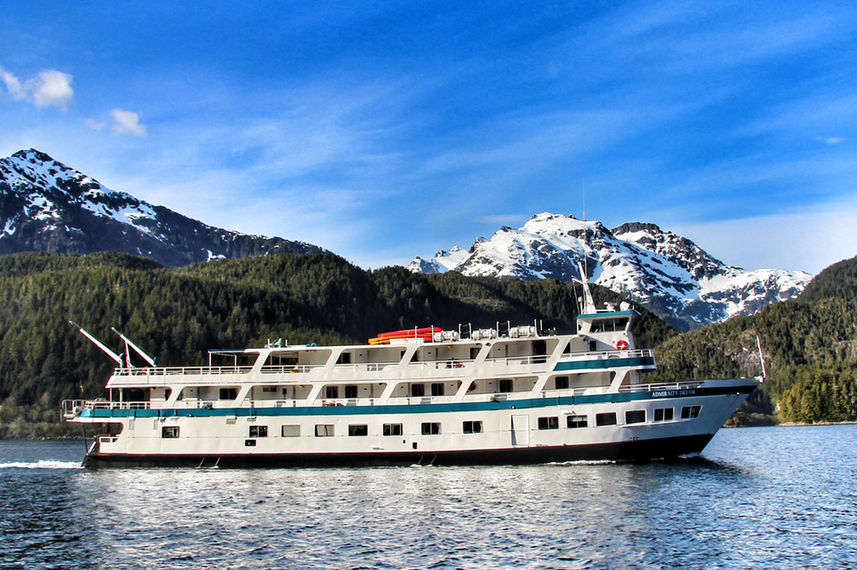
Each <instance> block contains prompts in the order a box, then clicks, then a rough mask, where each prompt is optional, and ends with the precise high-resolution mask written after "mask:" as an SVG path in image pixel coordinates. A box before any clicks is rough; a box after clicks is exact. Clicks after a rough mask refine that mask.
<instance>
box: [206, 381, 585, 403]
mask: <svg viewBox="0 0 857 570" xmlns="http://www.w3.org/2000/svg"><path fill="white" fill-rule="evenodd" d="M554 384H555V388H556V389H557V390H565V389H568V387H569V379H568V376H557V377H556V378H555V379H554ZM339 388H340V386H325V388H324V397H325V398H327V399H334V400H335V399H338V398H339V394H340V391H339ZM341 388H343V392H344V397H345V398H348V399H351V398H357V388H358V387H357V386H356V385H353V384H349V385H345V386H341ZM262 391H263V392H276V391H277V387H276V386H263V387H262ZM428 391H430V392H431V395H432V396H445V395H446V384H444V383H443V382H434V383H431V384H429V385H428ZM497 391H498V392H513V391H514V382H513V381H512V380H511V379H508V378H504V379H500V380H498V381H497ZM408 392H409V395H410V396H411V397H415V398H421V397H423V396H426V395H427V394H426V384H411V385H410V386H409V389H408ZM285 394H286V389H285V388H284V389H283V395H285ZM237 397H238V388H221V389H220V399H221V400H234V399H236V398H237Z"/></svg>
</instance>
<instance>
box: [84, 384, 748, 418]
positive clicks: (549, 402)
mask: <svg viewBox="0 0 857 570" xmlns="http://www.w3.org/2000/svg"><path fill="white" fill-rule="evenodd" d="M754 389H755V386H753V385H746V386H731V387H723V388H688V389H662V390H654V391H649V392H620V393H614V394H593V395H589V396H563V397H556V398H531V399H526V400H504V401H499V402H455V403H448V404H412V405H408V404H405V405H398V404H397V405H379V406H328V407H324V406H322V407H293V408H285V407H284V408H216V409H206V408H192V409H157V410H152V409H148V410H145V409H144V410H128V409H86V410H83V411H82V412H81V414H80V415H81V417H82V418H105V419H106V418H123V417H137V418H157V417H172V416H182V417H212V416H221V417H223V416H241V417H244V416H352V415H366V414H371V415H389V414H426V413H444V412H478V411H486V410H508V409H519V410H526V409H533V408H545V407H548V406H573V405H580V404H604V403H620V402H632V401H641V400H658V399H664V398H689V397H694V396H719V395H724V394H749V393H750V392H752V391H753V390H754Z"/></svg>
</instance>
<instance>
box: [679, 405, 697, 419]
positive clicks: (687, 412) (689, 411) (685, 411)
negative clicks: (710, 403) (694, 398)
mask: <svg viewBox="0 0 857 570" xmlns="http://www.w3.org/2000/svg"><path fill="white" fill-rule="evenodd" d="M700 409H702V406H685V407H683V408H682V409H681V419H683V420H687V419H690V418H695V417H697V416H698V415H699V410H700Z"/></svg>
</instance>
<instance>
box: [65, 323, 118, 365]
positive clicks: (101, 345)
mask: <svg viewBox="0 0 857 570" xmlns="http://www.w3.org/2000/svg"><path fill="white" fill-rule="evenodd" d="M69 324H71V325H72V326H73V327H75V328H76V329H77V330H78V331H80V334H82V335H83V336H85V337H86V338H88V339H89V340H90V341H92V344H94V345H95V346H97V347H98V348H100V349H101V351H102V352H104V354H106V355H107V356H109V357H110V358H112V359H113V360H115V361H116V364H118V365H119V367H120V368H121V367H122V357H121V356H119V355H118V354H116V353H115V352H113V351H112V350H110V349H109V348H107V347H106V346H105V345H104V343H103V342H101V341H100V340H98V339H97V338H95V337H94V336H92V335H91V334H89V333H88V332H87V331H85V330H84V329H83V327H81V326H80V325H79V324H77V323H76V322H74V321H69ZM129 367H130V366H129Z"/></svg>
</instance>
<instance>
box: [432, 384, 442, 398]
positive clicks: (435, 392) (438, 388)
mask: <svg viewBox="0 0 857 570" xmlns="http://www.w3.org/2000/svg"><path fill="white" fill-rule="evenodd" d="M431 395H432V396H443V383H441V382H435V383H434V384H432V385H431Z"/></svg>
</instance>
